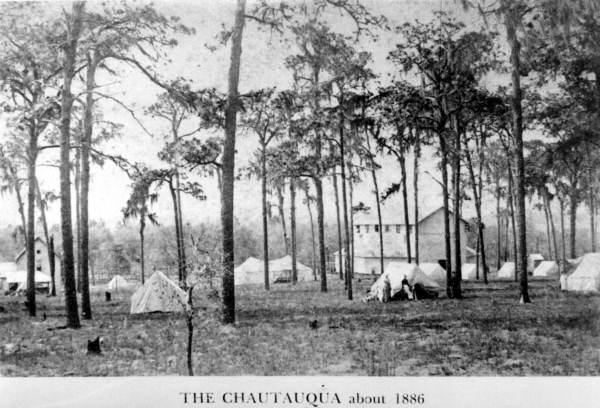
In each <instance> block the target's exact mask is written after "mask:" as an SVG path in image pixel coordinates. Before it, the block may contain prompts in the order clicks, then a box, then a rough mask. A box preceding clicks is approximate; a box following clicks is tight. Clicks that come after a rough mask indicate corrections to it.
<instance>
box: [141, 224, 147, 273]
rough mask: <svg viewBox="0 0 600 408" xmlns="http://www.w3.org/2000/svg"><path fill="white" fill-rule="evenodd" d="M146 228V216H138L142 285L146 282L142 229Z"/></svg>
mask: <svg viewBox="0 0 600 408" xmlns="http://www.w3.org/2000/svg"><path fill="white" fill-rule="evenodd" d="M145 228H146V214H145V213H144V212H143V213H142V214H140V267H141V269H142V285H143V284H144V283H145V281H146V270H145V262H144V229H145Z"/></svg>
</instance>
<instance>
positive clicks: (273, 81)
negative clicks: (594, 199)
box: [0, 0, 508, 226]
mask: <svg viewBox="0 0 600 408" xmlns="http://www.w3.org/2000/svg"><path fill="white" fill-rule="evenodd" d="M154 4H155V5H156V7H157V9H158V10H159V11H161V12H163V13H164V14H166V15H174V16H177V17H179V18H181V22H182V23H183V24H185V25H187V26H189V27H193V28H194V29H195V31H196V33H195V35H193V36H184V35H178V36H177V39H178V42H179V43H178V45H177V46H176V47H174V48H173V49H171V50H169V51H168V60H166V61H161V63H160V65H159V66H157V67H156V70H157V72H158V73H159V74H160V75H161V76H162V77H163V78H164V79H170V78H175V77H178V76H183V77H185V78H187V79H189V80H191V81H193V84H194V86H195V87H197V88H203V87H216V88H217V89H219V90H221V91H225V90H226V88H227V70H228V67H229V62H228V59H229V52H230V51H229V47H228V46H227V47H219V48H218V49H217V50H216V51H214V52H213V51H210V50H209V49H208V48H207V47H206V44H215V40H214V38H215V35H216V34H217V33H218V32H219V31H220V30H221V29H222V25H225V26H230V25H231V24H232V21H233V11H234V2H233V1H231V0H219V1H202V2H192V1H187V2H182V1H171V2H165V1H158V2H155V3H154ZM364 4H365V5H366V6H367V7H368V8H369V9H370V10H371V12H373V13H374V14H382V15H385V16H386V17H387V18H388V20H389V22H390V25H392V26H395V25H399V24H402V23H404V22H407V21H412V20H415V19H418V20H420V21H428V20H430V19H432V18H433V11H435V10H440V9H444V10H446V11H448V12H450V13H453V14H454V15H455V16H456V17H457V18H458V19H459V20H461V21H464V22H466V23H467V24H468V26H471V27H475V26H476V25H480V24H482V21H481V20H480V19H479V17H478V16H477V15H476V14H475V13H473V12H465V11H464V10H462V9H461V8H460V7H458V6H456V5H455V2H454V1H452V0H369V1H365V2H364ZM251 7H252V2H249V5H248V9H251ZM328 17H329V20H330V21H331V25H332V28H333V29H334V30H340V31H342V32H343V31H344V30H345V31H347V30H348V27H351V20H349V19H348V18H347V17H340V16H337V15H336V16H328ZM397 41H398V40H397V37H396V34H394V33H393V32H382V33H381V37H380V39H379V40H378V41H377V42H372V41H368V40H366V39H362V40H360V42H359V44H358V48H360V49H364V50H367V51H370V52H371V53H372V55H373V63H372V66H371V67H372V68H373V70H374V71H375V73H377V74H380V75H381V78H382V81H385V80H387V79H389V77H390V75H391V74H393V72H394V69H393V67H392V66H391V65H390V63H389V62H388V61H387V60H386V56H387V54H388V52H389V51H390V50H391V49H393V47H394V46H395V44H396V43H397ZM290 50H293V46H292V44H291V43H290V42H289V41H286V38H283V39H282V38H281V37H280V36H278V35H277V34H270V33H269V32H265V31H259V30H257V26H256V25H255V23H253V22H248V23H247V26H246V31H245V33H244V38H243V52H242V67H241V75H240V92H242V93H243V92H247V91H250V90H255V89H260V88H264V87H273V86H275V87H278V88H280V89H281V88H285V87H287V86H289V84H290V83H291V79H292V78H291V74H290V72H289V71H287V70H286V68H285V66H284V59H285V57H286V56H287V55H289V53H290ZM111 66H112V67H113V68H116V69H117V70H118V71H119V73H120V75H119V77H115V76H111V75H109V74H107V73H101V74H100V75H99V76H98V80H97V83H98V85H99V86H100V89H101V90H102V92H104V93H109V94H111V95H112V96H114V97H118V98H120V99H122V100H123V102H124V103H125V104H126V105H128V106H129V107H130V108H131V109H133V111H134V112H135V114H136V117H137V118H138V119H139V120H140V121H142V122H143V123H144V127H145V128H146V129H148V130H149V132H150V133H151V134H152V136H150V135H148V134H147V133H146V132H145V131H144V130H143V129H142V128H141V127H140V126H139V125H138V123H137V122H136V120H134V119H133V118H132V116H131V114H130V113H129V112H128V111H126V110H124V109H123V108H122V107H120V106H119V105H117V104H115V103H113V102H111V101H106V100H105V101H100V102H99V105H100V107H101V109H102V112H103V115H104V117H105V118H106V119H109V120H111V121H114V122H117V123H121V124H122V125H123V130H122V132H121V133H122V135H121V137H119V138H115V139H113V140H110V141H108V142H105V143H104V145H103V146H102V149H103V150H104V151H106V152H108V153H111V152H112V153H118V154H121V155H122V156H124V157H126V158H128V159H129V160H131V161H135V162H144V163H147V164H148V165H150V166H156V167H159V166H161V163H160V161H159V160H158V158H157V156H156V155H157V152H158V151H159V150H160V148H161V147H162V145H163V138H164V137H165V135H168V124H167V123H166V122H161V121H160V120H156V119H153V118H149V117H147V116H145V115H144V108H145V107H146V106H148V105H150V104H152V103H153V102H155V100H156V97H157V95H158V94H159V93H160V91H161V90H160V88H158V87H157V86H156V85H154V84H152V83H151V82H150V81H149V80H148V79H147V78H146V77H144V76H143V75H142V74H140V73H139V72H137V71H135V70H133V69H130V68H127V67H123V66H122V65H111ZM507 80H508V79H507V78H506V77H505V76H504V77H503V76H499V75H492V76H489V77H488V78H486V80H485V81H486V83H487V86H489V87H492V88H493V87H495V86H497V85H499V84H507ZM196 123H197V122H196V121H193V120H191V121H189V122H187V123H185V126H186V128H187V129H192V128H193V127H194V125H195V124H196ZM0 131H2V128H0ZM204 136H206V135H204ZM256 147H257V144H256V136H254V135H252V134H251V133H244V132H241V133H238V138H237V155H236V168H240V167H242V166H244V165H245V164H246V163H247V159H248V157H249V156H251V155H252V153H253V151H254V150H255V149H256ZM432 153H433V152H432V151H431V150H427V151H426V152H425V154H424V157H423V160H422V161H421V165H420V166H421V175H420V184H419V189H420V194H421V198H420V202H421V203H422V207H421V208H420V213H421V214H423V215H425V214H427V213H428V212H429V211H431V210H434V209H436V208H438V207H439V206H441V203H442V201H441V189H440V187H439V185H438V184H437V183H436V181H435V179H436V178H438V179H439V176H438V173H439V172H438V170H437V159H436V158H434V157H433V155H432ZM56 154H57V152H55V151H54V152H52V151H50V150H48V151H46V152H44V153H43V154H42V156H41V157H40V160H39V162H40V163H42V164H43V163H47V162H49V161H52V160H54V159H55V158H56ZM378 161H379V163H380V164H381V165H382V169H381V170H380V171H379V172H378V178H379V185H380V190H382V191H383V190H385V188H386V187H387V186H389V185H390V184H391V183H394V182H398V181H399V180H400V170H399V166H398V165H397V162H396V160H395V159H394V158H393V157H390V156H380V157H379V158H378ZM407 163H410V165H409V169H408V170H409V177H408V183H409V186H411V187H410V188H409V194H412V170H411V167H412V157H411V156H410V155H409V157H408V158H407ZM38 173H39V177H40V183H41V186H42V188H43V189H44V190H49V189H51V190H54V191H56V192H58V169H56V168H53V167H46V166H40V167H39V169H38ZM195 179H196V180H197V181H199V182H201V183H202V185H203V187H204V190H205V193H206V196H207V200H205V201H202V202H200V201H197V200H195V199H193V198H189V197H184V199H183V202H182V206H183V214H184V215H183V216H184V222H186V223H187V222H189V223H192V224H195V223H197V222H201V221H207V220H212V221H215V222H218V221H219V217H220V204H219V193H218V188H217V182H216V180H215V179H213V178H201V177H200V176H197V178H195ZM324 188H325V196H326V197H332V195H333V190H332V187H331V183H329V182H326V183H325V187H324ZM372 188H373V187H372V182H371V178H370V176H369V175H366V174H365V175H364V176H363V182H361V183H360V184H359V185H357V186H356V187H355V204H356V203H358V202H359V201H362V202H364V203H365V204H366V205H368V206H371V207H372V208H375V207H374V205H375V201H374V195H373V192H372ZM129 190H130V182H129V180H128V178H127V177H126V175H125V174H124V173H123V172H122V171H121V170H119V169H117V168H115V166H113V165H112V164H110V163H107V164H105V165H104V167H103V168H99V167H97V166H95V167H93V168H92V181H91V187H90V209H89V211H90V218H91V219H95V220H104V221H105V223H106V224H107V225H109V226H114V225H117V224H118V223H121V222H122V212H121V209H122V208H123V206H124V205H125V202H126V200H127V198H128V195H129ZM411 201H412V200H411ZM260 204H261V202H260V183H259V182H258V181H257V180H255V179H251V180H245V179H243V180H240V181H239V182H237V183H236V187H235V215H236V217H237V218H238V219H240V221H242V222H250V223H258V221H259V219H260V216H261V215H260V208H261V207H260ZM287 204H289V203H287ZM287 204H286V205H287ZM484 206H485V207H486V208H489V209H490V212H487V213H488V214H490V215H491V209H492V207H493V203H492V201H491V198H489V195H488V200H486V202H485V203H484ZM288 208H289V207H288ZM300 208H301V209H300V210H299V214H298V217H299V222H303V220H307V219H308V215H307V214H308V213H307V212H306V210H305V209H304V207H303V206H300ZM154 211H155V212H156V213H157V214H158V220H159V222H160V223H161V224H165V225H169V224H172V218H173V216H172V202H171V201H170V196H169V193H168V191H167V190H165V189H163V190H161V191H160V195H159V200H158V202H157V203H156V204H155V205H154ZM399 211H401V201H400V197H399V196H397V197H392V198H390V199H389V200H388V201H387V202H386V203H385V205H384V217H385V214H386V213H388V212H389V213H392V212H393V213H397V212H399ZM411 212H412V203H411ZM464 215H465V217H466V218H469V217H473V216H474V211H473V209H472V208H470V207H469V205H468V204H467V205H466V206H465V209H464ZM325 216H326V219H332V217H334V216H335V207H334V200H333V199H326V200H325ZM48 218H49V223H50V224H55V223H59V222H60V218H59V203H58V201H57V202H55V203H54V204H52V205H51V207H50V208H49V211H48ZM18 219H19V218H18V212H17V205H16V200H15V199H14V197H13V196H11V195H10V194H8V195H3V196H1V197H0V226H2V225H7V224H13V225H15V224H17V223H18Z"/></svg>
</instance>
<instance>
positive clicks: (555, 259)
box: [544, 190, 559, 264]
mask: <svg viewBox="0 0 600 408" xmlns="http://www.w3.org/2000/svg"><path fill="white" fill-rule="evenodd" d="M544 194H545V195H546V208H547V209H548V218H549V219H550V231H551V232H552V246H553V248H554V262H556V263H557V264H558V258H559V256H558V245H557V243H556V227H555V226H554V217H553V216H552V206H551V205H550V198H549V196H548V190H544Z"/></svg>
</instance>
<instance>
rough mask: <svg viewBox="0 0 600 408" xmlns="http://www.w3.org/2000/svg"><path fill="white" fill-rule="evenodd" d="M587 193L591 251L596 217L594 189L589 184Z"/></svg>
mask: <svg viewBox="0 0 600 408" xmlns="http://www.w3.org/2000/svg"><path fill="white" fill-rule="evenodd" d="M589 172H590V171H589V169H588V173H589ZM589 178H590V181H589V182H588V183H589V184H591V183H592V180H591V176H589ZM588 194H589V207H590V238H591V243H592V252H596V219H595V216H596V214H595V212H596V205H595V204H594V191H593V188H592V187H591V186H590V187H588Z"/></svg>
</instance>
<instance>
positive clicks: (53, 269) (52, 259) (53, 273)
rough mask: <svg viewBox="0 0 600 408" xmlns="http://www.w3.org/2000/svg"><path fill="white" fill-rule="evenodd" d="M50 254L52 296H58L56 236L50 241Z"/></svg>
mask: <svg viewBox="0 0 600 408" xmlns="http://www.w3.org/2000/svg"><path fill="white" fill-rule="evenodd" d="M48 254H49V255H50V260H49V261H50V281H51V282H52V286H51V287H50V296H56V253H55V252H54V237H50V240H49V241H48Z"/></svg>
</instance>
